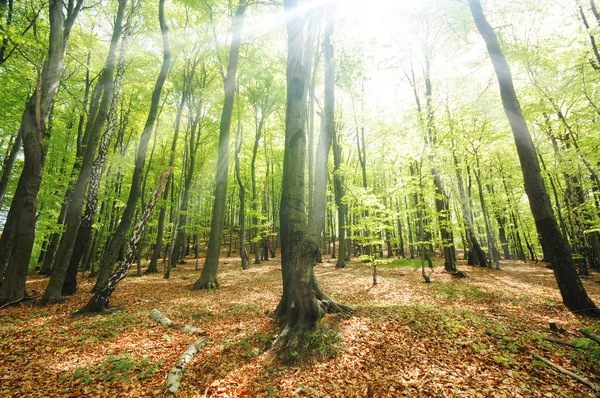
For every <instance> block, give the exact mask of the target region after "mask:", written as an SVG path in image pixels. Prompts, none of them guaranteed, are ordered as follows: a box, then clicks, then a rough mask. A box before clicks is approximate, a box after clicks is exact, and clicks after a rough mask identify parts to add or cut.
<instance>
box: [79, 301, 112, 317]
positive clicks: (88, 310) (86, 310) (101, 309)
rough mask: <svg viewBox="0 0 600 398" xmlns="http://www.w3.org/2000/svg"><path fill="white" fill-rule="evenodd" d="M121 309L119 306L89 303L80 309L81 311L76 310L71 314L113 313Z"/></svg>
mask: <svg viewBox="0 0 600 398" xmlns="http://www.w3.org/2000/svg"><path fill="white" fill-rule="evenodd" d="M120 310H121V309H120V308H118V307H115V308H108V307H106V306H103V305H102V306H90V305H89V304H88V305H86V306H85V307H83V308H82V309H80V310H79V311H75V312H73V313H72V314H71V316H79V315H108V314H113V313H115V312H117V311H120Z"/></svg>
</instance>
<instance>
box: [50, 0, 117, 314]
mask: <svg viewBox="0 0 600 398" xmlns="http://www.w3.org/2000/svg"><path fill="white" fill-rule="evenodd" d="M126 6H127V0H119V8H118V10H117V16H116V18H115V25H114V30H113V34H112V39H111V42H110V48H109V50H108V56H107V59H106V66H105V68H104V70H103V72H102V77H101V78H100V79H101V80H100V82H99V84H100V85H101V86H102V88H103V91H104V92H103V94H102V100H101V101H100V107H99V108H98V114H97V116H96V118H95V119H94V121H93V123H94V125H93V127H92V128H91V130H90V135H89V138H88V141H87V145H86V148H85V152H84V154H83V160H82V162H81V168H80V170H79V176H78V177H77V181H76V183H75V186H74V187H73V192H72V193H71V196H70V202H69V205H68V206H67V214H66V216H65V224H66V225H67V229H66V231H65V232H64V233H63V236H62V238H61V240H60V244H59V246H58V250H57V252H56V258H55V259H54V266H53V267H52V275H51V276H50V282H49V283H48V287H47V288H46V292H45V293H44V296H43V297H42V305H46V304H54V303H57V302H60V301H61V300H62V295H61V294H62V288H63V283H64V281H65V277H66V274H67V269H68V268H69V262H70V260H71V255H72V254H73V247H74V245H75V239H76V238H77V232H78V230H79V223H80V221H81V210H82V207H83V202H84V198H85V192H86V189H87V186H88V183H89V181H90V176H91V173H92V168H93V161H94V157H95V154H96V147H97V145H98V141H99V138H100V134H101V133H102V130H103V129H104V123H105V122H106V119H107V118H108V111H109V107H110V103H111V100H112V97H113V89H114V81H113V77H114V72H115V68H116V63H117V56H116V53H117V46H118V43H119V39H120V36H121V31H122V23H123V16H124V15H125V9H126ZM76 277H77V267H75V278H76ZM75 285H76V282H75ZM75 289H76V287H75V286H73V284H70V285H69V286H68V289H67V293H68V294H72V293H74V290H75Z"/></svg>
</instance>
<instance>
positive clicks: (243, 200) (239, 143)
mask: <svg viewBox="0 0 600 398" xmlns="http://www.w3.org/2000/svg"><path fill="white" fill-rule="evenodd" d="M239 106H240V105H239V104H238V107H239ZM243 140H244V136H243V131H242V119H241V115H240V112H239V109H238V125H237V135H236V140H235V179H236V180H237V183H238V186H239V188H240V193H239V196H240V216H239V217H240V218H239V220H240V231H239V236H240V259H241V260H242V269H248V252H247V251H246V187H245V186H244V182H243V181H242V175H241V172H240V150H241V149H242V142H243ZM232 223H233V221H232Z"/></svg>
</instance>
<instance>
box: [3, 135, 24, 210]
mask: <svg viewBox="0 0 600 398" xmlns="http://www.w3.org/2000/svg"><path fill="white" fill-rule="evenodd" d="M22 143H23V140H22V139H21V134H19V133H17V138H16V139H15V142H14V143H13V145H12V148H11V150H10V152H9V154H8V156H7V157H6V158H5V159H4V163H3V164H2V179H0V207H2V203H4V195H5V194H6V188H7V187H8V182H9V180H10V175H11V173H12V168H13V166H14V164H15V159H16V158H17V155H18V154H19V151H20V150H21V144H22Z"/></svg>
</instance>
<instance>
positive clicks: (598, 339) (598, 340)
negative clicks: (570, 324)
mask: <svg viewBox="0 0 600 398" xmlns="http://www.w3.org/2000/svg"><path fill="white" fill-rule="evenodd" d="M579 331H580V332H581V334H583V335H584V336H585V337H587V338H588V339H590V340H594V341H595V342H596V343H598V344H600V337H598V336H596V335H595V334H593V333H592V332H590V331H589V330H586V329H579Z"/></svg>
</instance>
